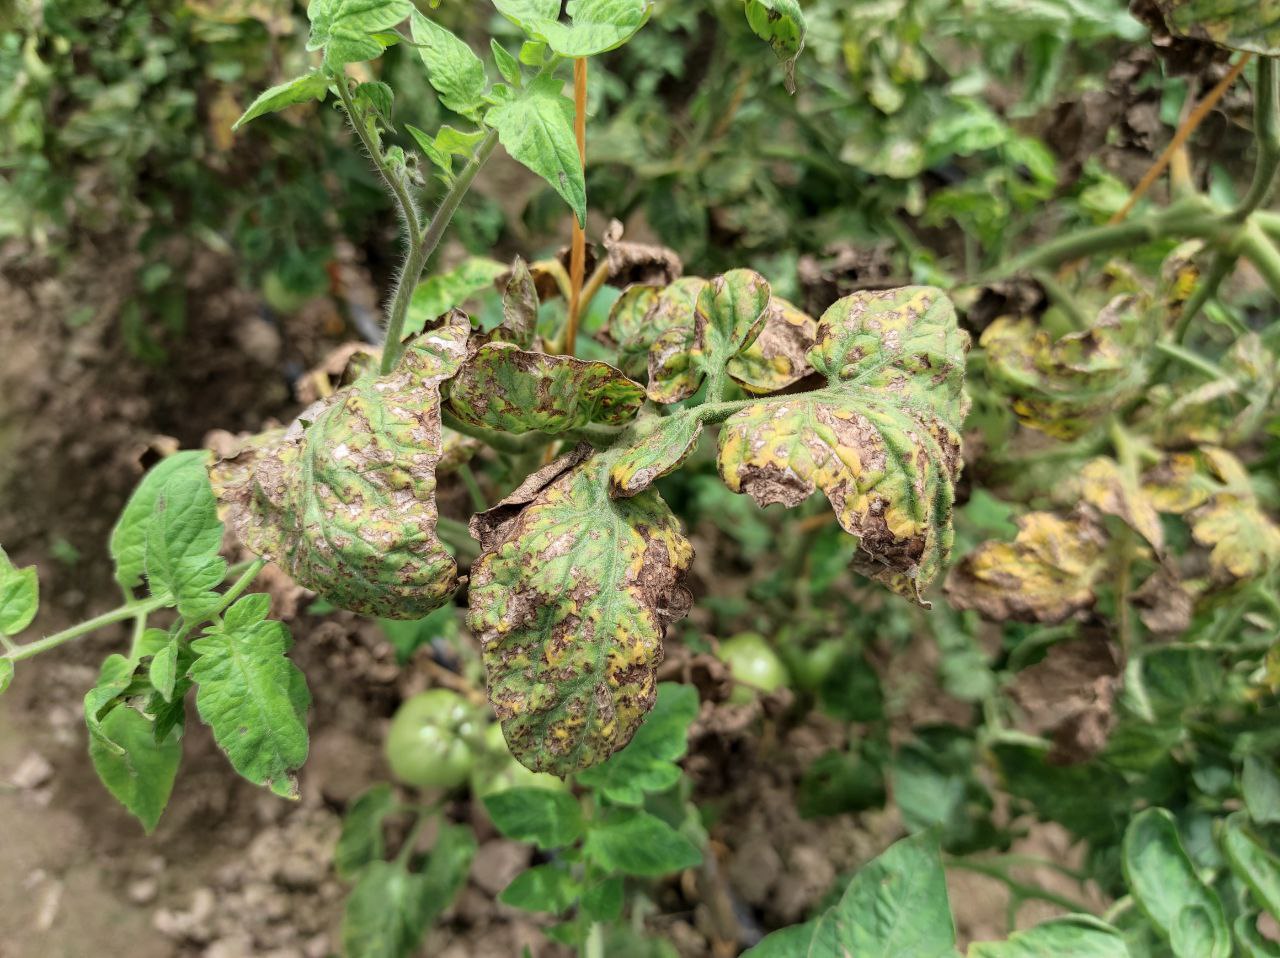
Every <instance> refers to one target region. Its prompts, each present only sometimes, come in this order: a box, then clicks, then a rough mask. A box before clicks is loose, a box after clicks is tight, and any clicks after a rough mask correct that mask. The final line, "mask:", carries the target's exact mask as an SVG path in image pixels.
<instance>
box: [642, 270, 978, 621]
mask: <svg viewBox="0 0 1280 958" xmlns="http://www.w3.org/2000/svg"><path fill="white" fill-rule="evenodd" d="M705 295H706V294H705V293H704V296H705ZM700 304H701V300H700ZM700 309H701V305H700ZM660 343H661V341H659V344H655V346H654V350H655V353H656V352H657V350H658V348H659V345H660ZM967 348H968V336H967V335H966V334H965V333H964V332H963V331H962V330H960V328H959V327H958V326H957V325H956V316H955V309H954V308H953V307H952V305H951V301H950V300H949V299H947V297H946V295H945V294H943V293H942V292H941V291H939V290H936V289H933V288H931V287H923V286H915V287H907V288H905V289H897V290H887V291H881V292H861V293H855V294H854V295H852V296H848V297H846V298H845V299H842V300H840V301H839V302H837V303H836V304H835V305H834V306H832V307H831V308H830V309H829V310H827V312H826V313H825V314H824V315H823V317H822V320H821V321H820V323H819V328H818V338H817V341H816V343H815V344H814V346H813V348H812V349H810V350H809V353H808V360H809V363H810V365H812V366H813V368H814V369H815V370H816V371H817V372H819V373H821V374H823V375H824V376H826V377H827V382H828V385H827V386H826V388H824V389H820V390H817V391H815V392H810V393H801V394H798V395H796V396H794V397H786V398H785V399H775V400H772V401H769V402H761V403H758V404H755V405H752V406H750V407H748V408H747V409H744V410H742V411H741V412H738V413H735V414H734V415H733V416H732V417H730V418H729V420H728V421H727V422H726V423H725V424H724V427H723V428H722V429H721V432H720V449H719V462H718V465H719V469H720V475H721V477H722V478H723V479H724V481H725V484H726V485H727V486H728V487H729V489H730V490H732V491H733V492H741V493H746V494H748V495H750V496H751V497H752V498H753V499H755V500H756V502H758V503H759V504H760V505H762V506H767V505H771V504H773V503H777V502H781V503H784V504H785V505H788V506H796V505H799V504H800V503H801V502H803V501H804V500H805V499H807V498H808V497H809V496H810V495H811V494H812V493H813V492H814V491H815V489H819V488H820V489H821V490H822V491H823V492H824V493H826V496H827V499H828V500H829V501H830V502H831V506H832V508H833V509H834V510H835V513H836V518H837V519H838V520H839V521H840V525H841V527H842V528H844V529H845V531H846V532H849V533H852V534H853V535H855V536H857V537H858V539H859V551H858V554H857V556H856V557H855V560H854V568H855V569H856V570H857V571H858V572H861V573H862V574H864V575H867V576H869V577H871V578H873V579H876V580H877V581H879V582H881V583H883V584H885V585H886V586H888V587H889V588H890V589H892V590H893V591H894V592H897V593H898V594H899V595H904V596H907V597H910V598H914V599H916V600H917V601H921V602H922V601H923V599H922V598H921V596H922V594H923V591H924V589H925V588H926V587H927V586H928V584H929V582H930V581H932V579H933V578H934V576H935V575H936V574H937V573H938V571H939V570H940V569H941V568H942V567H943V564H944V562H945V560H946V558H947V556H948V554H949V552H950V549H951V540H952V530H951V504H952V502H953V501H954V498H955V492H954V484H955V481H956V479H957V477H958V475H959V472H960V469H961V465H962V463H961V458H960V428H961V424H962V423H963V421H964V417H965V413H966V411H967V409H968V397H967V396H966V395H965V392H964V368H965V352H966V350H967ZM651 358H652V355H651ZM651 395H652V386H651Z"/></svg>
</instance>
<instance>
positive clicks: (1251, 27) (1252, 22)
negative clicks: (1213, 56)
mask: <svg viewBox="0 0 1280 958" xmlns="http://www.w3.org/2000/svg"><path fill="white" fill-rule="evenodd" d="M1156 6H1158V7H1159V8H1160V12H1161V13H1162V14H1164V19H1165V22H1166V23H1167V24H1168V25H1169V29H1170V30H1172V31H1173V32H1174V33H1179V34H1181V35H1182V36H1184V37H1191V38H1193V39H1195V40H1205V41H1207V42H1209V43H1212V44H1215V45H1216V46H1220V47H1226V48H1227V49H1228V50H1244V51H1247V52H1248V53H1256V54H1259V55H1261V56H1264V57H1280V2H1278V0H1156Z"/></svg>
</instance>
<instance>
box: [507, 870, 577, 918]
mask: <svg viewBox="0 0 1280 958" xmlns="http://www.w3.org/2000/svg"><path fill="white" fill-rule="evenodd" d="M578 890H579V889H578V883H577V882H576V881H574V880H573V876H572V875H570V874H569V872H568V870H567V869H566V868H565V867H564V866H563V865H558V864H547V865H535V866H534V867H533V868H526V869H525V870H524V871H522V872H521V873H520V874H519V875H517V876H516V877H515V878H513V879H512V880H511V884H509V885H507V887H506V888H504V889H503V890H502V892H501V894H499V895H498V901H500V902H502V903H503V904H504V905H510V906H511V907H512V908H519V909H520V910H521V911H543V912H547V913H548V914H551V915H559V914H561V913H562V912H564V911H565V910H566V909H567V908H568V907H569V906H570V905H572V904H573V903H574V902H575V901H576V900H577V898H578Z"/></svg>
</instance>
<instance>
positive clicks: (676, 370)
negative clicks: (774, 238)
mask: <svg viewBox="0 0 1280 958" xmlns="http://www.w3.org/2000/svg"><path fill="white" fill-rule="evenodd" d="M680 303H681V298H679V297H678V298H677V299H676V300H675V301H674V303H673V305H677V306H678V305H679V304H680ZM768 307H769V284H768V283H767V282H765V280H764V277H762V276H761V275H760V274H759V273H754V272H752V271H751V270H749V269H735V270H730V271H729V272H727V273H725V274H723V275H722V276H717V277H716V278H715V279H713V280H712V281H711V282H710V283H706V284H705V285H703V286H702V287H701V289H700V290H699V293H698V298H697V302H696V305H695V307H694V310H693V313H692V314H691V315H686V316H684V317H681V319H682V321H681V322H678V323H675V324H673V325H672V326H671V327H670V328H668V329H667V330H666V331H665V332H663V333H662V334H661V335H659V336H658V337H657V338H656V339H655V340H654V341H653V345H652V346H651V347H650V349H649V398H650V399H652V400H653V401H654V402H659V403H674V402H680V401H681V400H682V399H688V398H689V397H690V396H692V395H693V394H694V393H696V392H697V391H698V388H699V387H700V386H701V385H702V382H703V380H704V379H706V378H707V377H708V376H709V377H711V379H712V386H711V391H713V392H714V391H718V389H719V387H720V384H722V382H723V377H724V374H725V367H726V366H727V365H728V363H729V361H730V360H731V359H733V357H734V356H736V355H738V354H739V353H740V352H742V351H743V350H745V349H747V347H749V346H750V345H751V344H752V343H754V342H755V341H756V337H757V336H759V335H760V331H761V330H762V329H763V328H764V324H765V322H766V321H767V320H768V318H769V317H768ZM664 318H665V317H664Z"/></svg>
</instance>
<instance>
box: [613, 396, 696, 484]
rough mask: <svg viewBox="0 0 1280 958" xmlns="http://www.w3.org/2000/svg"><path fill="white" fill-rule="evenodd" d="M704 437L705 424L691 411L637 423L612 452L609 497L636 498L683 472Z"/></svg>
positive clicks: (619, 440)
mask: <svg viewBox="0 0 1280 958" xmlns="http://www.w3.org/2000/svg"><path fill="white" fill-rule="evenodd" d="M700 435H702V421H701V420H700V419H698V417H697V416H696V415H694V414H693V413H691V412H684V413H676V414H675V415H674V416H665V417H660V418H659V417H654V418H651V419H644V420H641V421H640V422H637V423H636V424H635V426H633V427H632V428H631V429H630V430H628V432H627V433H625V434H624V435H622V436H621V437H619V439H618V441H617V442H616V443H615V444H614V447H613V448H612V449H610V450H609V453H608V455H609V459H610V463H611V466H610V469H609V494H610V495H611V496H614V497H615V498H619V497H625V496H634V495H636V494H637V493H639V492H643V491H644V490H645V489H648V488H649V486H650V485H652V484H653V482H654V481H655V480H658V479H661V478H662V477H663V476H665V475H668V474H669V473H672V472H674V471H675V470H676V469H679V468H680V464H681V463H682V462H684V461H685V460H686V459H688V458H689V455H690V454H691V453H692V452H693V450H694V449H695V448H696V447H697V445H698V437H699V436H700Z"/></svg>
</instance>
